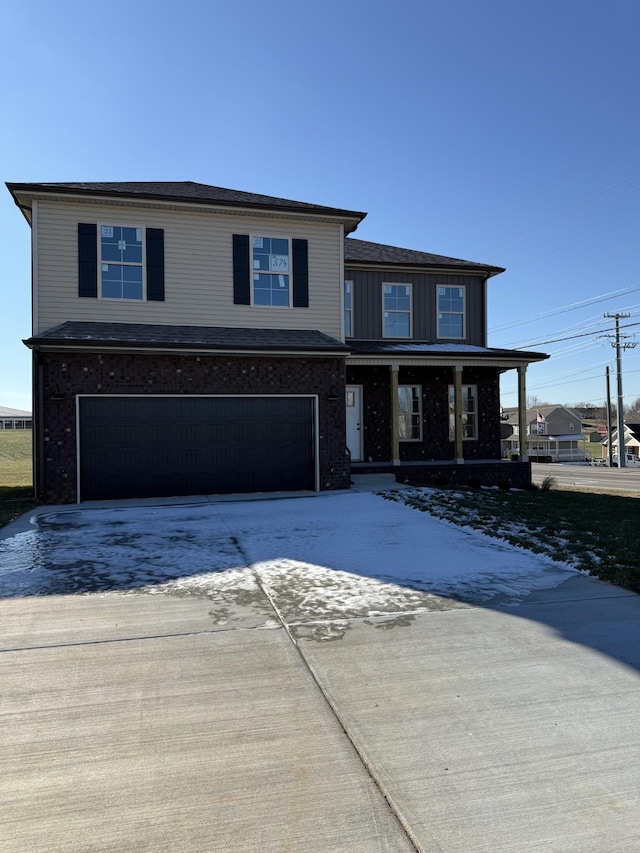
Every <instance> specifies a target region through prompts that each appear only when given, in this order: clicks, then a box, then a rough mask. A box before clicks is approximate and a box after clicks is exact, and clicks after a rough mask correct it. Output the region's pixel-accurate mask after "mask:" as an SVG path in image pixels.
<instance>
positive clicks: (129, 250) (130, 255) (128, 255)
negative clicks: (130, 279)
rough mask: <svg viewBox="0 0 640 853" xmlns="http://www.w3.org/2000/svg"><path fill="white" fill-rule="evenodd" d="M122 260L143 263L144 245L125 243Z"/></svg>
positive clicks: (130, 262)
mask: <svg viewBox="0 0 640 853" xmlns="http://www.w3.org/2000/svg"><path fill="white" fill-rule="evenodd" d="M122 260H123V261H126V262H127V263H129V264H141V263H142V245H141V244H137V243H127V242H124V243H123V248H122Z"/></svg>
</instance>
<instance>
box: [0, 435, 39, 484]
mask: <svg viewBox="0 0 640 853" xmlns="http://www.w3.org/2000/svg"><path fill="white" fill-rule="evenodd" d="M32 448H33V432H32V431H31V430H30V429H16V430H13V429H11V430H9V429H3V430H0V486H31V485H32V476H33V475H32V466H33V462H32V452H33V451H32Z"/></svg>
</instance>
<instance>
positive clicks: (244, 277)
mask: <svg viewBox="0 0 640 853" xmlns="http://www.w3.org/2000/svg"><path fill="white" fill-rule="evenodd" d="M233 302H234V304H235V305H251V281H250V277H249V235H248V234H234V235H233Z"/></svg>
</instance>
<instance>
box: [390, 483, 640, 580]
mask: <svg viewBox="0 0 640 853" xmlns="http://www.w3.org/2000/svg"><path fill="white" fill-rule="evenodd" d="M387 497H392V499H395V500H402V501H404V502H405V503H407V504H409V505H410V506H413V507H415V508H416V509H420V510H423V511H426V512H429V513H431V514H432V515H435V516H438V517H439V518H444V519H446V520H447V521H450V522H453V523H454V524H461V525H469V526H471V527H476V528H478V529H479V530H482V531H483V532H484V533H488V534H489V535H490V536H496V537H498V538H501V539H506V540H507V541H508V542H511V543H512V544H513V545H520V546H521V547H523V548H527V549H529V550H532V551H538V552H541V553H544V554H548V555H549V556H551V557H554V558H555V559H557V560H564V561H566V562H569V563H571V564H572V565H574V566H576V567H577V568H580V569H583V570H584V571H587V572H589V573H590V574H591V575H594V576H595V577H598V578H600V579H601V580H605V581H609V582H611V583H615V584H618V585H619V586H623V587H626V588H627V589H630V590H633V591H634V592H638V593H640V535H639V533H638V531H639V530H640V502H639V501H638V500H637V498H634V497H629V496H624V497H622V496H619V495H611V494H607V495H602V494H595V493H586V492H574V491H562V490H555V489H553V490H549V491H542V490H541V489H538V490H533V491H526V492H521V491H510V492H504V491H500V490H498V489H421V490H416V492H415V493H411V492H407V493H402V492H398V493H394V494H393V496H392V495H391V494H389V495H387Z"/></svg>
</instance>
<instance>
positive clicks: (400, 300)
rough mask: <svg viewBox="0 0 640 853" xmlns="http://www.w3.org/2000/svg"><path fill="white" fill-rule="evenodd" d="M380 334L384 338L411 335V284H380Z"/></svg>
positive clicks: (407, 336) (408, 336)
mask: <svg viewBox="0 0 640 853" xmlns="http://www.w3.org/2000/svg"><path fill="white" fill-rule="evenodd" d="M382 334H383V336H384V337H385V338H410V337H411V285H410V284H383V285H382Z"/></svg>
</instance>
